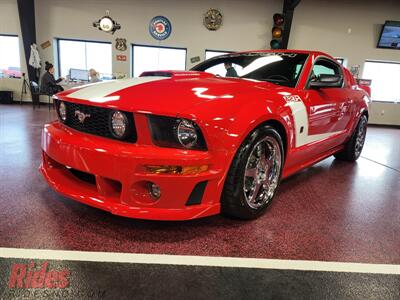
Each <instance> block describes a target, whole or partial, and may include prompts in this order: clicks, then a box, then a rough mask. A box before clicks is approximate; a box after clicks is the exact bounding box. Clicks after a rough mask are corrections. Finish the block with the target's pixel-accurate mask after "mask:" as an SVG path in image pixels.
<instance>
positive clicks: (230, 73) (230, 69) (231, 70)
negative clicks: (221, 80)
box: [224, 62, 239, 77]
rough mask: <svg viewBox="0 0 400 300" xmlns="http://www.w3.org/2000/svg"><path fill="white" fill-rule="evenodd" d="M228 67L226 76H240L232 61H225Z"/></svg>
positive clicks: (226, 67)
mask: <svg viewBox="0 0 400 300" xmlns="http://www.w3.org/2000/svg"><path fill="white" fill-rule="evenodd" d="M224 65H225V69H226V75H225V77H239V76H238V74H237V72H236V70H235V68H234V67H233V66H232V63H230V62H226V63H224Z"/></svg>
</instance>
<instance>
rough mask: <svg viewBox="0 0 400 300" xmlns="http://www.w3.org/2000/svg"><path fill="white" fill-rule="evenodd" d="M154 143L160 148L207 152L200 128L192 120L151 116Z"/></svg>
mask: <svg viewBox="0 0 400 300" xmlns="http://www.w3.org/2000/svg"><path fill="white" fill-rule="evenodd" d="M148 118H149V123H150V130H151V135H152V139H153V143H154V144H155V145H157V146H160V147H170V148H183V149H192V150H207V146H206V142H205V140H204V137H203V134H202V132H201V130H200V128H199V126H198V125H197V124H196V123H195V122H193V121H190V120H187V119H179V118H171V117H163V116H154V115H149V116H148Z"/></svg>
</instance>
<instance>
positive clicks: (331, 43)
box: [289, 0, 400, 125]
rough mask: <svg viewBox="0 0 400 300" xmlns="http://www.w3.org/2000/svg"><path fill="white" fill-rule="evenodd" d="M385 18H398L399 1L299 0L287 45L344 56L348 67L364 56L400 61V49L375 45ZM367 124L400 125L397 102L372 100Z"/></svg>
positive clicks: (399, 11) (366, 57) (399, 109)
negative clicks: (379, 47)
mask: <svg viewBox="0 0 400 300" xmlns="http://www.w3.org/2000/svg"><path fill="white" fill-rule="evenodd" d="M385 20H400V1H399V0H385V1H374V0H364V1H351V0H336V1H332V0H319V1H313V0H302V1H301V2H300V4H299V6H298V7H297V8H296V11H295V13H294V19H293V25H292V31H291V34H290V41H289V47H290V48H293V49H310V48H312V49H316V50H321V51H325V52H327V53H329V54H331V55H333V56H339V57H345V58H347V59H348V66H349V67H350V66H352V65H361V67H362V66H363V64H364V61H365V60H366V59H376V60H390V61H400V51H399V50H390V49H377V48H376V45H377V41H378V37H379V34H380V30H381V26H382V24H383V23H384V22H385ZM361 74H362V71H361ZM388 76H390V74H388ZM399 83H400V78H399ZM370 123H375V124H395V125H400V104H393V103H378V102H374V103H372V106H371V116H370Z"/></svg>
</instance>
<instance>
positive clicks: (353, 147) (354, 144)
mask: <svg viewBox="0 0 400 300" xmlns="http://www.w3.org/2000/svg"><path fill="white" fill-rule="evenodd" d="M367 123H368V118H367V116H365V115H362V116H361V118H360V120H359V121H358V124H357V127H356V128H355V130H354V132H353V134H352V136H351V138H350V140H349V141H348V142H347V143H346V144H345V147H344V149H343V150H341V151H340V152H337V153H335V154H334V156H335V158H337V159H340V160H345V161H356V160H357V159H358V158H359V157H360V155H361V151H362V148H363V146H364V142H365V135H366V133H367Z"/></svg>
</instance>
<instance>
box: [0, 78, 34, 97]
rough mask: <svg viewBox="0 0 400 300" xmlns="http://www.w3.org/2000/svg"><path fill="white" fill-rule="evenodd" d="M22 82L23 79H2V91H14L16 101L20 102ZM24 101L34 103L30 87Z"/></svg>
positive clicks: (0, 79) (0, 80) (0, 87)
mask: <svg viewBox="0 0 400 300" xmlns="http://www.w3.org/2000/svg"><path fill="white" fill-rule="evenodd" d="M22 82H23V81H22V78H6V77H4V78H0V91H12V92H13V93H14V101H18V102H19V100H20V99H21V90H22ZM22 100H23V101H27V102H28V101H29V102H30V101H32V99H31V93H30V91H29V90H28V87H27V91H26V94H24V98H23V99H22Z"/></svg>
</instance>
